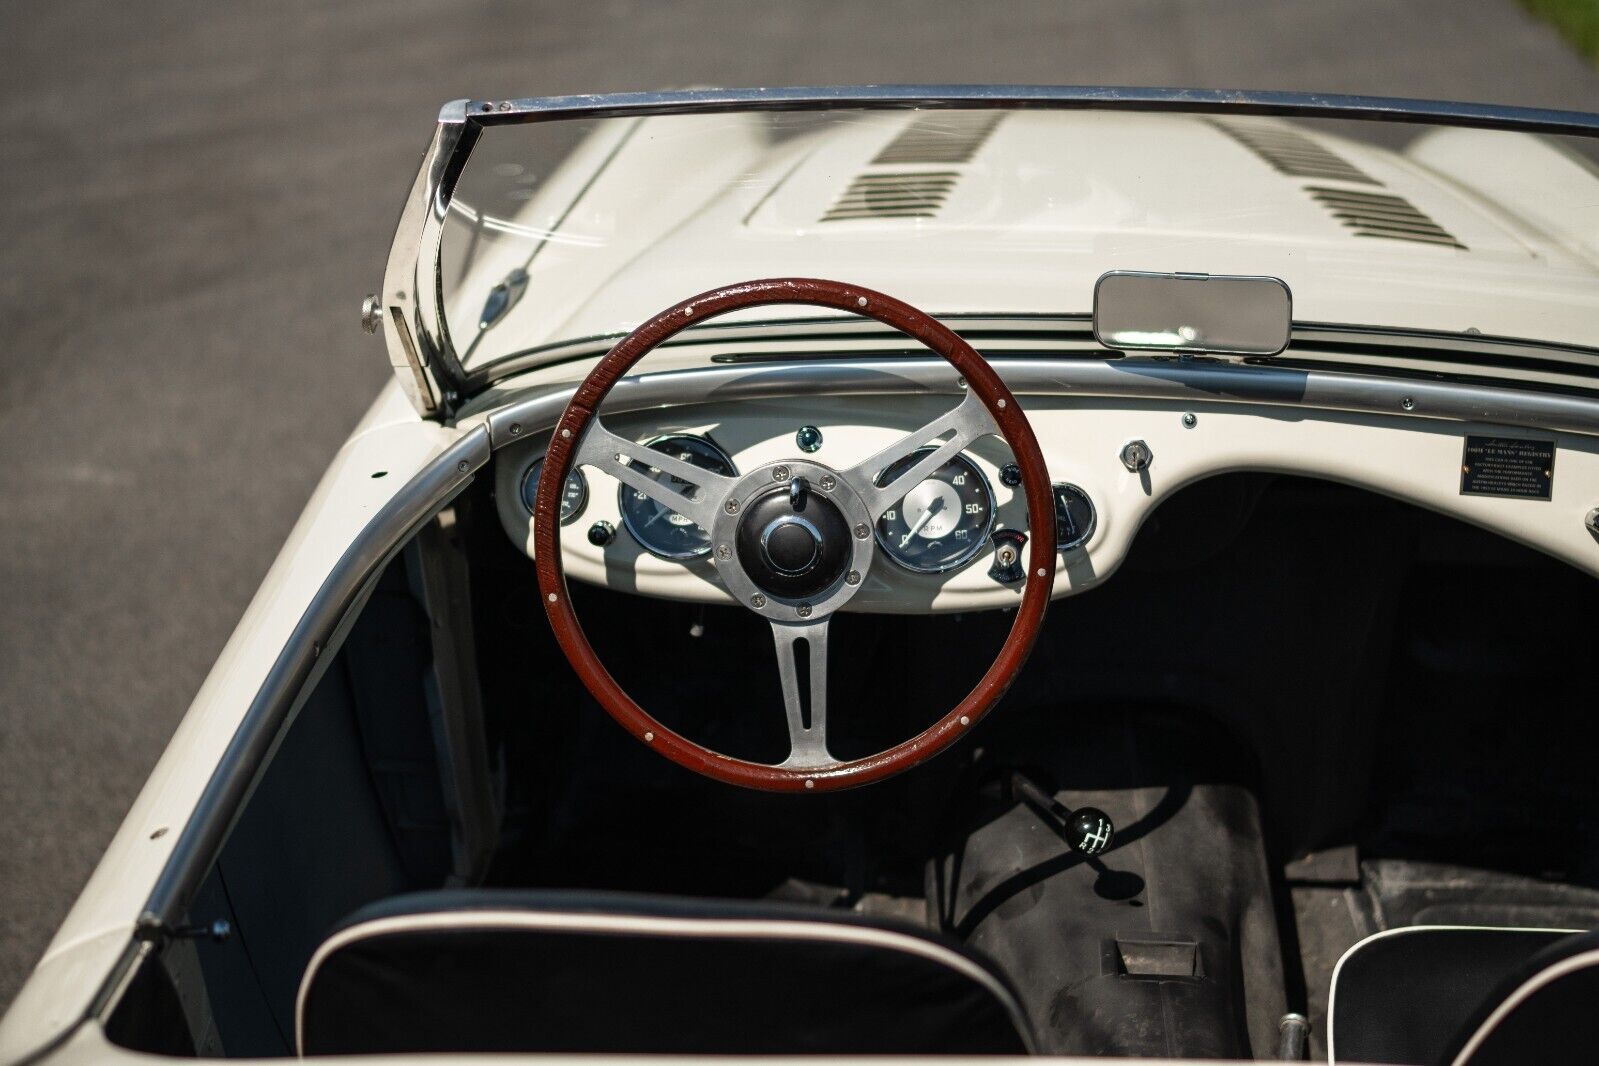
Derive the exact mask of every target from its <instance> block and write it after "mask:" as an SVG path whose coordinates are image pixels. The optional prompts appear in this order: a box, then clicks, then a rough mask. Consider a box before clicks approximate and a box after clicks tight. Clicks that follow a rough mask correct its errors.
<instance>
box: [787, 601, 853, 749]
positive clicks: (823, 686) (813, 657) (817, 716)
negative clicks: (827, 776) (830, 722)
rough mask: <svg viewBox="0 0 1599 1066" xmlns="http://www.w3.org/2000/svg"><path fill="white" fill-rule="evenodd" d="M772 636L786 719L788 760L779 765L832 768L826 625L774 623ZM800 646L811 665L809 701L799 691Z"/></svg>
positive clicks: (821, 623)
mask: <svg viewBox="0 0 1599 1066" xmlns="http://www.w3.org/2000/svg"><path fill="white" fill-rule="evenodd" d="M772 636H773V637H774V638H775V639H776V641H777V673H778V677H780V678H781V679H782V682H783V710H784V711H785V713H786V714H787V716H788V739H789V752H788V758H787V759H785V760H783V762H781V763H780V764H779V765H780V766H785V767H789V768H790V769H819V768H822V767H826V766H832V765H835V764H836V763H837V762H838V760H837V759H835V758H833V757H832V756H831V755H829V754H828V751H827V622H826V620H823V621H820V622H812V623H808V624H805V625H790V624H788V623H785V622H773V623H772ZM801 646H803V647H804V649H805V652H806V658H807V659H808V660H809V662H810V671H809V673H810V692H809V693H808V695H809V697H810V698H809V700H806V699H805V696H806V695H807V693H804V692H802V691H801V689H800V670H799V663H798V657H799V654H800V647H801ZM807 704H809V706H808V707H807ZM807 710H808V711H809V714H807V713H806V712H807Z"/></svg>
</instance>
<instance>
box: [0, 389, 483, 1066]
mask: <svg viewBox="0 0 1599 1066" xmlns="http://www.w3.org/2000/svg"><path fill="white" fill-rule="evenodd" d="M402 405H403V407H402ZM402 410H403V412H404V414H402V413H401V412H402ZM362 426H363V427H364V428H363V429H361V430H360V431H358V432H357V434H356V435H354V436H352V437H351V438H350V440H349V441H347V442H346V443H345V445H344V446H343V448H341V449H340V451H339V453H338V454H337V455H336V456H335V457H334V459H333V461H332V464H331V465H330V466H329V468H328V471H327V473H326V474H325V475H324V476H323V478H322V481H321V483H320V484H319V485H318V486H317V488H316V491H315V492H314V493H313V495H312V497H311V500H310V502H309V503H308V504H307V505H306V509H305V511H304V512H303V513H302V515H301V517H300V520H299V522H298V523H296V525H295V527H294V529H293V531H292V532H291V533H290V534H289V538H288V540H287V542H286V543H285V544H284V546H283V549H282V551H281V552H280V553H279V554H278V557H277V560H276V561H275V562H274V563H273V565H272V568H271V569H270V570H269V571H268V572H267V575H266V578H265V579H264V580H263V582H262V584H261V587H260V589H259V590H258V591H257V593H256V595H255V598H254V599H253V600H252V601H251V603H250V606H249V607H248V608H247V609H246V610H245V612H244V615H243V617H242V618H241V619H240V620H239V624H238V627H237V628H236V629H235V630H234V632H233V636H232V637H231V638H230V639H229V641H228V643H227V646H226V647H225V648H224V649H223V651H222V654H221V656H220V657H219V658H218V659H217V662H216V665H215V666H213V667H212V669H211V673H210V675H209V676H208V677H207V678H206V680H205V682H204V684H203V685H202V686H201V687H200V691H199V692H198V693H197V694H196V695H195V698H194V702H193V703H192V704H191V705H190V707H189V710H188V712H187V713H186V714H185V715H184V717H183V720H182V721H181V722H180V723H179V725H178V728H177V730H176V732H175V733H174V734H173V736H172V740H171V741H170V742H169V743H168V745H167V748H166V751H165V752H164V754H163V755H162V756H161V759H160V761H159V762H157V764H156V767H155V769H154V771H153V772H152V773H151V774H150V777H149V779H148V780H147V781H146V782H145V785H144V788H143V790H142V791H141V792H140V793H139V796H138V798H137V799H136V800H135V801H134V803H133V806H132V808H131V809H130V810H129V811H128V815H127V817H126V818H125V819H124V820H123V823H122V826H121V828H120V829H119V830H118V831H117V834H116V836H115V837H114V838H113V839H112V841H111V845H110V847H109V848H107V850H106V852H105V854H104V856H103V857H102V858H101V860H100V863H99V865H98V866H96V867H95V870H94V873H93V874H92V875H90V878H89V881H88V884H87V885H86V886H85V887H84V889H83V892H82V894H81V895H79V897H78V900H77V902H76V903H75V904H74V905H73V908H72V910H71V912H70V913H68V915H67V918H66V920H65V921H64V922H63V923H62V925H61V927H60V929H59V930H57V932H56V935H55V938H54V939H53V940H52V941H51V942H50V945H49V947H48V948H46V949H45V953H44V955H43V957H42V958H41V959H40V961H39V963H38V965H37V966H36V968H35V970H34V972H33V974H32V976H31V977H30V978H29V980H28V981H27V982H26V983H25V984H24V985H23V987H22V989H21V991H20V992H19V993H18V996H17V999H16V1001H15V1002H14V1003H13V1004H12V1005H11V1009H10V1010H8V1011H7V1012H6V1014H5V1016H4V1018H0V1062H11V1061H15V1060H16V1059H17V1058H19V1057H20V1056H22V1055H23V1054H25V1053H26V1052H29V1051H33V1050H35V1049H36V1048H38V1047H39V1046H40V1045H41V1044H43V1043H45V1042H46V1041H48V1040H50V1039H52V1038H54V1037H55V1036H57V1035H58V1034H60V1033H61V1032H62V1031H63V1030H64V1029H66V1028H67V1027H68V1026H70V1025H72V1024H73V1023H74V1022H76V1021H77V1020H78V1019H79V1018H81V1017H83V1014H84V1011H85V1010H86V1009H87V1008H88V1005H89V1003H90V1001H91V999H92V997H93V996H94V995H95V994H96V992H98V991H99V989H100V985H101V983H102V982H103V981H104V979H105V976H106V975H107V974H108V973H110V972H111V969H112V967H113V966H114V965H115V963H116V961H117V959H118V958H119V957H120V956H121V954H122V952H123V951H124V950H125V949H126V948H127V946H128V943H129V940H130V938H131V936H132V934H133V930H134V924H135V922H136V920H137V919H138V917H139V914H140V911H141V909H142V908H143V907H144V904H145V901H146V900H147V899H148V898H149V895H150V892H151V890H152V888H153V887H154V885H155V882H156V879H157V877H158V876H159V874H160V872H161V869H162V867H163V866H164V865H165V864H166V862H167V859H168V857H169V856H170V854H171V851H172V847H173V844H174V843H175V842H176V841H177V839H178V836H179V833H180V831H181V830H182V828H183V826H184V824H185V823H186V822H187V821H188V819H189V815H190V812H191V811H192V810H193V809H194V807H195V805H196V803H197V802H198V800H199V797H200V795H201V792H202V791H203V790H204V788H205V787H206V784H207V782H208V781H209V780H210V778H211V775H212V772H213V771H214V770H215V768H216V767H217V765H218V763H219V761H220V760H221V757H222V753H223V751H224V750H225V749H226V748H227V746H228V743H229V742H230V741H231V740H232V739H233V735H234V733H235V731H236V730H237V729H238V727H239V723H240V721H241V720H242V719H243V717H244V714H245V711H246V710H247V709H248V708H249V706H250V703H251V701H252V700H253V699H254V698H255V696H256V693H257V692H258V691H259V690H260V688H261V685H262V682H263V681H264V680H265V678H266V676H267V673H268V671H270V670H271V669H272V666H273V664H274V663H275V662H276V660H277V658H278V655H279V653H280V652H282V651H283V649H284V646H285V645H286V644H287V643H288V641H289V636H290V634H291V633H292V632H293V631H294V629H295V626H296V625H297V624H298V623H299V621H300V619H301V617H302V616H303V615H304V614H305V612H306V609H307V608H308V607H309V605H310V604H311V602H312V600H313V598H314V597H315V596H316V595H317V592H318V591H319V590H320V589H321V587H322V584H323V581H324V580H325V579H326V578H327V576H328V574H329V572H330V571H331V570H332V568H333V566H334V564H335V563H336V562H337V561H338V560H339V558H340V557H341V556H342V555H343V554H344V552H345V550H346V549H347V548H349V547H350V544H351V542H352V541H353V540H354V538H355V536H356V534H357V533H359V532H360V530H361V529H362V528H363V527H364V526H365V525H366V524H367V522H368V521H369V520H370V519H371V517H372V516H373V515H374V514H376V513H377V511H378V510H379V508H381V507H382V506H383V505H384V504H386V503H387V502H388V501H389V500H390V499H391V498H392V497H393V496H394V495H395V494H396V493H397V492H398V491H399V490H400V489H401V488H403V487H404V486H405V484H406V482H407V481H409V480H410V478H411V477H412V475H413V474H415V473H416V472H417V471H418V470H420V469H421V468H422V467H423V466H424V465H425V464H426V463H427V462H428V461H429V460H430V459H432V458H433V457H434V456H436V455H438V454H439V452H440V451H442V450H443V449H444V448H446V447H447V446H448V445H449V444H450V443H451V442H453V441H454V440H455V439H456V438H457V437H458V436H460V432H461V431H459V430H454V429H447V428H444V427H441V426H439V425H437V424H435V423H424V422H421V421H419V420H418V419H417V417H416V415H415V413H414V412H412V411H411V409H410V405H409V404H408V403H407V402H406V401H405V399H404V398H403V396H401V395H399V390H398V386H397V385H396V384H395V383H394V382H392V381H391V382H390V383H389V384H388V385H387V386H386V387H385V388H384V390H383V394H382V396H380V398H379V400H378V402H377V403H375V404H374V405H373V409H372V412H371V413H370V414H369V415H368V417H367V419H366V420H365V421H364V422H363V423H362ZM378 471H387V473H386V474H385V475H384V476H383V477H373V474H375V473H376V472H378Z"/></svg>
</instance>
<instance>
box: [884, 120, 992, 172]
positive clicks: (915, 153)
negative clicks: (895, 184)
mask: <svg viewBox="0 0 1599 1066" xmlns="http://www.w3.org/2000/svg"><path fill="white" fill-rule="evenodd" d="M1004 117H1005V113H1004V112H1003V111H939V112H934V113H932V114H926V115H919V116H917V118H916V119H915V121H913V122H911V123H910V124H909V125H908V126H906V127H905V128H904V129H902V130H900V131H899V136H897V137H895V138H894V139H893V140H892V141H889V142H888V144H887V146H886V147H884V149H883V150H882V151H881V152H878V153H877V157H876V158H875V159H873V160H872V166H874V167H887V166H901V165H904V166H928V165H932V164H939V163H944V164H948V163H970V162H971V161H972V157H973V156H974V155H976V154H977V150H978V149H979V148H981V147H982V146H983V142H984V141H986V140H988V135H989V134H991V133H993V132H994V127H995V126H997V125H999V120H1000V119H1002V118H1004Z"/></svg>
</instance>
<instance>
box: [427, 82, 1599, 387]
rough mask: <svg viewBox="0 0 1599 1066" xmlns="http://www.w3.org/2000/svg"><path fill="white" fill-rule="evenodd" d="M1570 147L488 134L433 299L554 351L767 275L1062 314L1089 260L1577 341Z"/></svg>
mask: <svg viewBox="0 0 1599 1066" xmlns="http://www.w3.org/2000/svg"><path fill="white" fill-rule="evenodd" d="M1592 153H1593V148H1592V144H1591V142H1586V141H1584V139H1581V138H1555V137H1546V136H1537V135H1531V134H1525V133H1514V132H1504V131H1495V130H1479V129H1467V128H1455V127H1441V126H1414V125H1395V124H1392V123H1381V122H1365V121H1349V120H1341V121H1328V120H1312V119H1279V118H1265V117H1240V116H1222V115H1204V114H1149V113H1127V112H1095V111H1091V110H1090V111H1082V110H1076V111H1053V110H1013V111H1006V110H920V111H917V110H909V111H907V110H892V111H875V112H874V111H834V112H771V111H766V112H731V113H718V114H709V115H655V116H649V117H625V118H606V119H595V120H571V121H549V122H538V123H533V124H527V125H515V126H494V127H489V128H487V129H485V130H484V131H483V133H482V135H481V139H480V140H479V142H478V144H477V145H476V147H475V148H474V150H473V153H472V155H471V157H470V159H469V160H468V162H467V164H466V167H465V169H464V171H463V173H462V175H461V178H460V181H459V183H458V185H457V187H456V190H455V195H454V197H453V199H452V201H451V203H450V209H449V214H448V218H447V221H446V224H445V227H444V232H443V239H442V243H441V245H440V250H439V270H440V271H441V288H440V291H441V293H442V294H443V296H444V306H445V314H446V318H447V325H448V328H449V332H450V336H451V340H452V343H453V346H454V348H455V351H456V352H457V353H458V355H459V356H460V357H461V359H462V361H463V362H464V363H465V364H466V365H467V366H468V367H482V366H484V365H485V364H487V363H489V362H492V361H495V360H500V359H504V358H506V357H508V356H513V355H519V356H521V358H522V359H523V360H525V361H534V362H536V361H538V360H539V359H540V358H541V352H543V351H544V350H546V349H548V350H549V358H552V359H553V358H556V357H558V356H559V352H558V349H559V347H560V346H561V345H562V344H563V343H565V342H570V341H574V340H579V339H583V338H603V337H608V336H615V335H618V334H621V333H625V332H626V331H627V330H629V329H631V328H632V327H633V326H635V325H637V324H638V323H639V322H640V321H642V320H643V319H645V318H646V317H648V316H649V315H651V314H653V313H655V312H656V311H659V310H660V309H662V308H664V307H667V306H670V305H671V304H673V303H675V302H677V301H678V300H681V299H683V298H685V297H686V296H690V295H693V294H694V293H696V292H700V291H703V290H706V289H710V288H714V287H716V286H720V285H724V284H728V283H732V282H737V281H742V280H747V279H751V278H759V277H773V276H785V275H787V276H794V275H805V276H817V277H828V278H835V279H839V280H846V281H849V282H852V283H855V284H860V285H865V286H868V287H871V288H876V289H880V290H882V291H885V292H888V293H890V294H892V295H895V296H898V297H900V298H901V299H904V300H907V301H909V302H911V303H912V304H915V305H917V306H918V307H921V308H924V309H925V310H927V311H929V312H930V313H932V314H935V315H982V316H989V317H999V318H1003V317H1005V316H1012V315H1026V316H1082V315H1086V314H1087V313H1088V312H1090V310H1091V309H1092V306H1093V292H1094V283H1095V280H1096V279H1097V278H1098V277H1099V276H1100V275H1102V274H1104V273H1105V272H1107V271H1112V270H1120V271H1155V272H1191V273H1205V274H1243V275H1265V276H1270V277H1275V278H1280V279H1282V280H1283V281H1284V282H1285V283H1286V284H1287V285H1288V287H1289V288H1290V290H1291V291H1292V296H1293V317H1294V320H1295V322H1296V323H1298V324H1301V325H1306V324H1317V325H1339V326H1350V327H1362V328H1370V329H1374V330H1423V331H1438V332H1445V333H1451V334H1469V335H1481V336H1484V337H1504V338H1516V339H1523V340H1533V341H1539V342H1550V343H1555V344H1562V345H1567V346H1578V347H1588V346H1596V347H1599V167H1596V166H1595V164H1594V162H1593V155H1592ZM819 313H821V312H813V311H809V310H808V309H803V308H794V309H787V308H780V309H775V310H774V309H765V310H764V311H762V312H759V313H757V314H756V316H755V317H762V318H774V317H780V318H783V319H795V318H803V317H805V316H807V315H809V314H819Z"/></svg>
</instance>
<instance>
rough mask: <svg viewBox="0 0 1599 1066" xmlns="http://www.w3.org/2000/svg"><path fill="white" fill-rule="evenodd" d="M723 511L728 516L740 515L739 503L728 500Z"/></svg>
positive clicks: (723, 506) (723, 505)
mask: <svg viewBox="0 0 1599 1066" xmlns="http://www.w3.org/2000/svg"><path fill="white" fill-rule="evenodd" d="M722 510H724V511H726V512H727V513H728V514H738V501H737V500H728V501H727V502H726V503H724V504H722Z"/></svg>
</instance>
